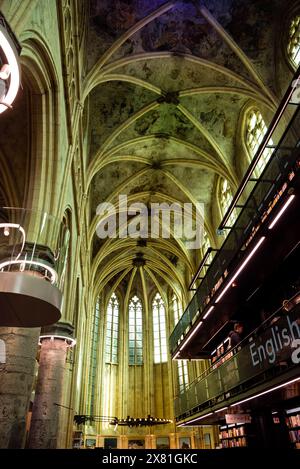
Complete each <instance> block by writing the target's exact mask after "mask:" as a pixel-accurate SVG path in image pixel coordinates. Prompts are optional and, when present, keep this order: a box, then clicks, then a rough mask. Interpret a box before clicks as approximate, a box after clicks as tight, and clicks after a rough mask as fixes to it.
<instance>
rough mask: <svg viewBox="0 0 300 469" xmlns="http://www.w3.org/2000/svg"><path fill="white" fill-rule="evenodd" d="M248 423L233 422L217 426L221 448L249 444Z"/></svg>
mask: <svg viewBox="0 0 300 469" xmlns="http://www.w3.org/2000/svg"><path fill="white" fill-rule="evenodd" d="M250 437H251V435H250V434H249V424H244V423H243V424H239V423H233V424H230V425H221V426H220V427H219V439H220V442H221V445H222V448H240V447H247V446H248V445H249V438H250Z"/></svg>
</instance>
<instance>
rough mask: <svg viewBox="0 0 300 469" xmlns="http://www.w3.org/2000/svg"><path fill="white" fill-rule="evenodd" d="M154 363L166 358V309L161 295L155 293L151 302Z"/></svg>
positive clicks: (163, 360) (164, 360)
mask: <svg viewBox="0 0 300 469" xmlns="http://www.w3.org/2000/svg"><path fill="white" fill-rule="evenodd" d="M152 315H153V338H154V363H163V362H166V361H167V360H168V355H167V333H166V310H165V305H164V302H163V300H162V297H161V296H160V294H159V293H156V295H155V297H154V300H153V302H152Z"/></svg>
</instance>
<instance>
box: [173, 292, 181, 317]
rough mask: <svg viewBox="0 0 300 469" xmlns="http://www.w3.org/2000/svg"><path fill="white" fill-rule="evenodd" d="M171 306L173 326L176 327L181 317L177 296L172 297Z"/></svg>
mask: <svg viewBox="0 0 300 469" xmlns="http://www.w3.org/2000/svg"><path fill="white" fill-rule="evenodd" d="M172 305H173V314H174V324H175V325H176V324H177V323H178V321H179V319H180V318H181V316H182V313H183V311H182V306H181V303H180V302H179V300H178V298H177V295H175V293H174V295H173V296H172Z"/></svg>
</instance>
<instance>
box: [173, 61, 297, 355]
mask: <svg viewBox="0 0 300 469" xmlns="http://www.w3.org/2000/svg"><path fill="white" fill-rule="evenodd" d="M297 73H298V74H300V68H299V70H298V72H297ZM290 88H291V87H290ZM290 88H289V89H290ZM299 104H300V103H298V106H297V108H296V111H295V113H293V115H291V116H290V119H289V122H288V123H287V127H286V130H285V132H284V134H283V137H282V138H283V139H284V140H285V141H287V142H288V147H289V149H290V150H291V154H290V155H289V156H288V158H286V155H285V154H284V153H281V148H280V147H279V146H278V145H276V148H275V150H274V153H273V155H272V157H271V158H270V159H269V161H268V163H267V165H266V167H265V168H264V170H263V172H262V174H261V176H260V179H259V180H258V182H257V183H256V184H255V186H254V188H253V189H252V191H251V193H250V195H249V196H248V197H247V201H246V202H245V204H244V209H243V210H241V211H240V213H239V216H238V218H237V220H236V221H235V224H234V227H233V228H232V230H230V233H229V235H228V236H227V238H226V239H225V240H224V242H223V244H222V246H221V248H220V249H219V250H218V252H217V254H216V256H215V257H214V259H213V261H212V263H211V264H210V265H209V267H208V269H207V271H206V273H205V276H204V279H205V281H202V282H201V284H200V285H199V286H198V288H197V290H196V292H195V294H194V296H193V297H192V298H191V300H190V302H189V303H188V305H187V306H186V308H185V311H184V313H183V315H182V316H181V318H180V320H179V322H178V323H177V324H176V326H175V328H174V330H173V331H172V333H171V336H170V349H171V353H172V354H174V353H176V351H177V350H178V346H179V344H180V343H181V342H182V339H183V337H184V338H185V337H187V335H188V334H189V332H190V331H191V329H192V324H194V322H195V321H194V320H195V317H198V319H200V315H201V313H204V312H205V309H206V308H207V307H209V304H212V303H211V302H212V301H213V296H214V294H215V293H216V291H217V290H218V289H219V287H220V286H221V284H222V282H223V281H224V280H225V278H226V275H227V274H230V272H231V271H233V270H234V268H235V266H234V265H233V264H234V262H235V259H236V255H237V254H238V252H239V251H240V249H242V247H243V246H245V243H247V244H246V245H248V243H249V240H251V239H252V233H253V229H255V227H257V223H258V218H260V220H261V219H262V216H263V215H264V213H265V212H266V210H267V209H268V207H269V204H270V203H271V202H272V200H275V199H276V197H277V195H276V194H278V192H279V190H281V188H282V187H283V186H284V185H285V184H286V183H287V182H288V181H290V179H289V174H290V172H291V171H292V172H294V171H298V170H299V167H298V165H297V159H298V157H299V155H298V152H294V151H292V149H296V148H297V147H298V148H299V138H300V133H299V129H300V125H299V122H298V121H299V119H300V106H299ZM290 140H292V142H293V143H291V142H290ZM282 148H283V146H282ZM266 179H270V180H272V181H274V182H273V183H272V182H270V183H269V185H268V184H265V180H266ZM275 196H276V197H275ZM274 198H275V199H274ZM274 205H275V204H273V206H274ZM249 209H251V212H250V211H249ZM253 210H254V211H255V216H253V215H252V212H253ZM268 213H269V212H268ZM251 228H252V231H251ZM254 233H255V230H254ZM224 274H225V275H224ZM177 353H178V352H177Z"/></svg>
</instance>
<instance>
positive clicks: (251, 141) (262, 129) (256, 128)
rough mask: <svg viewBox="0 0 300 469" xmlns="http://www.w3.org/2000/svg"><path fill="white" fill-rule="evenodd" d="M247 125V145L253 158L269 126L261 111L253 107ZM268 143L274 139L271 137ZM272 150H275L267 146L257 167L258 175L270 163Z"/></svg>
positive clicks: (271, 142) (271, 143) (270, 143)
mask: <svg viewBox="0 0 300 469" xmlns="http://www.w3.org/2000/svg"><path fill="white" fill-rule="evenodd" d="M246 125H247V131H246V145H247V149H248V152H249V155H250V158H251V159H252V158H253V157H254V156H255V154H256V152H257V150H258V148H259V146H260V144H261V142H262V140H263V138H264V136H265V134H266V132H267V130H268V128H267V126H266V123H265V121H264V120H263V117H262V115H261V112H260V111H259V110H258V109H252V110H251V111H250V112H249V113H248V115H247V124H246ZM268 143H269V145H273V140H272V139H270V140H269V142H268ZM272 152H273V150H272V149H271V148H266V149H265V150H264V152H263V154H262V155H261V157H260V159H259V161H258V163H257V165H256V168H255V172H256V175H257V176H258V177H259V176H260V175H261V173H262V172H263V170H264V168H265V166H266V164H267V163H268V161H269V159H270V157H271V155H272Z"/></svg>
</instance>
